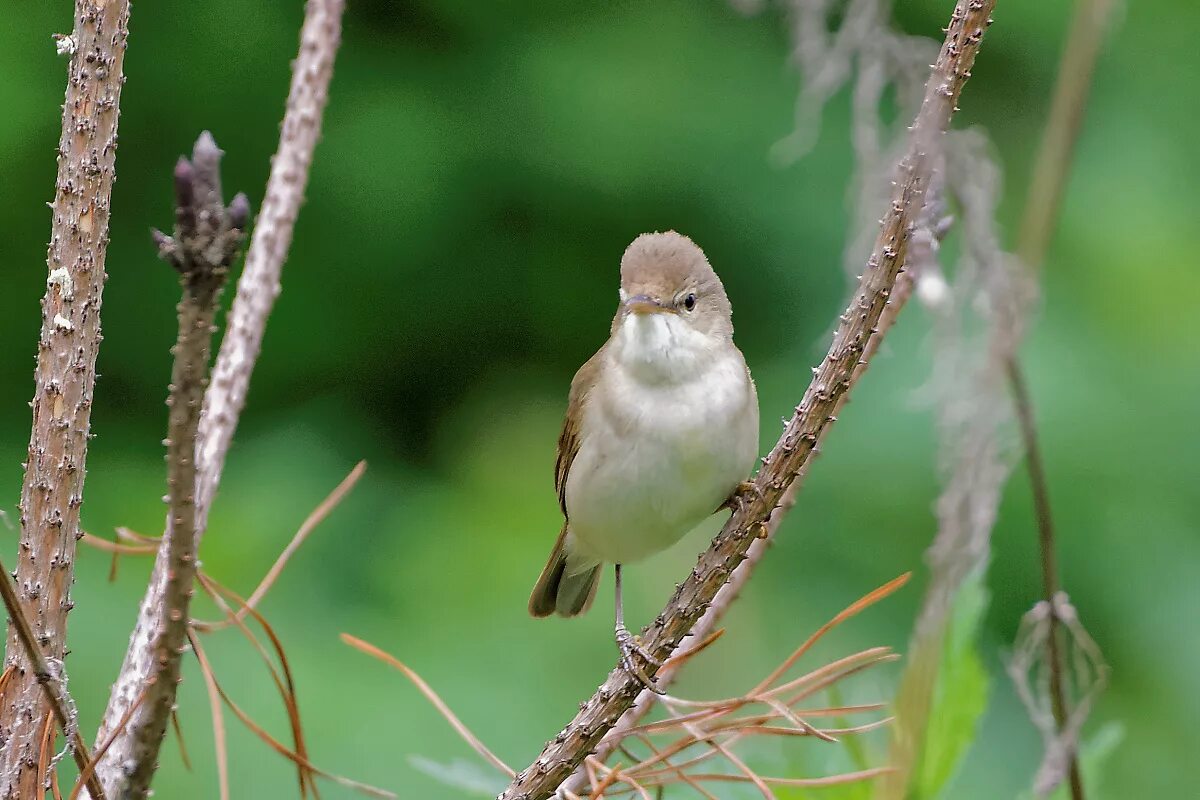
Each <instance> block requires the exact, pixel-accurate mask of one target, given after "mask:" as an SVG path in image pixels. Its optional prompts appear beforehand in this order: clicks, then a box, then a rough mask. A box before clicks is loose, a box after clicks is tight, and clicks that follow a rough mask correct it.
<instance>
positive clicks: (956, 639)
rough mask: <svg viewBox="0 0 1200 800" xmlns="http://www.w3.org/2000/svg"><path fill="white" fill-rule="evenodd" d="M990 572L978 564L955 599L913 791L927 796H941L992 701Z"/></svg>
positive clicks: (920, 798)
mask: <svg viewBox="0 0 1200 800" xmlns="http://www.w3.org/2000/svg"><path fill="white" fill-rule="evenodd" d="M985 574H986V573H985V572H984V571H983V570H982V569H980V570H976V571H975V572H974V573H973V574H972V575H971V576H970V577H969V578H967V580H966V581H965V582H964V583H963V585H962V587H961V588H960V589H959V590H958V592H957V596H956V597H955V599H954V607H953V609H952V612H951V618H950V620H949V622H948V624H947V625H946V633H945V640H944V641H943V642H942V663H941V666H940V667H939V669H938V679H937V683H936V684H935V686H934V694H933V702H932V704H931V706H930V709H929V724H928V725H927V726H926V727H925V732H924V733H925V740H924V742H923V747H922V748H921V757H920V762H919V769H918V770H917V775H916V780H915V786H913V787H912V788H911V790H910V794H909V797H911V798H912V799H913V800H926V799H932V798H936V797H940V796H941V792H942V790H943V789H944V788H945V786H946V783H947V781H949V780H950V778H951V777H952V776H953V775H954V773H955V771H956V770H957V769H958V767H959V764H960V763H961V761H962V758H963V756H964V755H965V754H966V752H967V749H968V748H969V747H970V746H971V743H972V742H973V741H974V740H975V734H976V730H977V728H978V725H979V718H980V717H981V716H982V715H983V712H984V708H985V707H986V705H987V695H988V675H987V671H986V670H985V669H984V666H983V664H982V663H981V661H980V658H979V647H978V645H979V642H978V639H979V632H980V628H981V627H982V623H983V616H984V612H985V611H986V610H987V604H988V596H987V590H986V589H984V588H983V578H984V575H985Z"/></svg>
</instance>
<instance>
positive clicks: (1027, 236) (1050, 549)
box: [1006, 0, 1113, 800]
mask: <svg viewBox="0 0 1200 800" xmlns="http://www.w3.org/2000/svg"><path fill="white" fill-rule="evenodd" d="M1112 9H1113V0H1079V2H1077V3H1076V4H1075V15H1074V17H1073V19H1072V21H1071V28H1070V31H1069V32H1068V34H1067V44H1066V46H1065V47H1064V49H1063V55H1062V59H1061V61H1060V62H1059V66H1058V80H1057V83H1056V84H1055V87H1054V99H1053V100H1052V102H1051V105H1050V113H1049V117H1048V119H1047V122H1046V130H1045V132H1044V133H1043V135H1042V142H1041V146H1040V147H1039V148H1038V154H1037V158H1036V160H1035V161H1034V169H1033V177H1032V179H1031V180H1030V184H1029V192H1028V195H1027V197H1026V200H1025V212H1024V215H1023V216H1022V218H1021V227H1020V230H1019V233H1018V235H1017V255H1018V256H1019V257H1020V258H1021V260H1022V261H1023V262H1024V263H1025V265H1026V266H1027V267H1028V268H1029V269H1030V270H1033V271H1037V270H1039V269H1041V266H1042V262H1043V260H1044V259H1045V257H1046V250H1047V248H1048V247H1049V244H1050V237H1051V234H1052V233H1053V231H1054V228H1055V224H1056V222H1057V220H1058V214H1059V211H1060V209H1061V206H1062V197H1063V193H1064V191H1065V188H1066V182H1067V174H1068V171H1069V169H1070V166H1071V163H1072V156H1073V155H1074V152H1075V144H1076V142H1077V141H1078V140H1079V132H1080V129H1081V127H1082V125H1083V116H1084V110H1085V109H1086V108H1087V101H1088V95H1089V94H1090V92H1091V87H1092V77H1093V75H1094V74H1095V71H1096V62H1097V60H1098V59H1099V57H1100V50H1101V47H1102V45H1103V43H1104V35H1105V32H1106V30H1107V28H1108V18H1109V15H1110V14H1111V12H1112ZM1006 368H1007V373H1008V381H1009V388H1010V389H1011V391H1012V395H1013V402H1014V405H1015V406H1016V410H1017V417H1018V419H1019V421H1020V431H1021V443H1022V445H1023V447H1024V450H1025V463H1026V468H1027V469H1028V472H1029V482H1030V488H1031V491H1032V494H1033V503H1034V512H1035V515H1036V519H1037V528H1038V543H1039V548H1040V552H1041V562H1042V598H1043V599H1044V600H1045V601H1046V602H1047V603H1048V604H1049V607H1050V608H1051V609H1053V608H1054V607H1055V606H1054V596H1055V594H1057V592H1058V587H1059V573H1058V555H1057V553H1056V546H1055V536H1054V520H1053V517H1052V514H1051V510H1050V492H1049V488H1048V485H1047V482H1046V473H1045V469H1044V467H1043V464H1042V458H1041V452H1040V450H1039V448H1038V441H1037V426H1036V424H1035V422H1034V416H1033V400H1032V398H1031V396H1030V393H1029V389H1028V386H1027V383H1026V381H1025V376H1024V373H1023V370H1022V369H1021V364H1020V362H1019V361H1018V359H1017V358H1016V356H1013V357H1012V358H1010V359H1009V360H1008V363H1007V364H1006ZM1061 649H1062V647H1061V642H1060V640H1059V635H1058V620H1057V618H1056V616H1055V615H1054V614H1053V613H1051V614H1050V619H1049V632H1048V634H1047V636H1046V658H1047V661H1048V662H1049V666H1050V676H1049V677H1050V679H1049V684H1050V685H1049V689H1050V705H1051V709H1052V711H1053V713H1054V720H1055V723H1056V724H1057V726H1058V729H1059V731H1060V732H1062V731H1063V730H1064V728H1065V726H1066V724H1067V720H1068V716H1069V714H1070V709H1069V707H1068V703H1067V687H1066V685H1065V682H1064V679H1063V672H1064V669H1065V667H1064V659H1063V653H1062V652H1061ZM1068 782H1069V784H1070V789H1071V798H1072V800H1084V796H1085V795H1084V789H1083V776H1082V775H1081V773H1080V771H1079V761H1078V758H1077V756H1076V753H1075V748H1074V747H1072V751H1071V755H1070V763H1069V765H1068Z"/></svg>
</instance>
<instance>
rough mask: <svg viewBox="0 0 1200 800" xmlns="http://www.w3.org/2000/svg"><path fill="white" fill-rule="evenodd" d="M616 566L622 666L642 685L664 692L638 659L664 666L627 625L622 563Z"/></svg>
mask: <svg viewBox="0 0 1200 800" xmlns="http://www.w3.org/2000/svg"><path fill="white" fill-rule="evenodd" d="M615 566H616V571H617V601H616V607H617V624H616V629H615V633H616V640H617V649H618V650H620V651H621V666H623V667H624V668H625V671H626V672H628V673H629V674H630V675H632V676H633V677H635V678H637V681H638V683H640V684H642V686H644V687H646V688H647V689H649V690H650V691H652V692H654V693H655V694H663V692H662V691H660V690H659V689H658V687H656V686H655V685H654V680H653V679H652V678H650V677H649V676H647V675H646V671H645V670H644V669H643V668H642V666H641V664H639V663H638V659H639V658H640V659H641V660H642V661H643V662H645V663H646V664H649V665H652V666H654V667H661V666H662V662H661V661H659V660H658V659H657V658H655V657H654V656H652V655H650V651H648V650H647V649H646V648H645V647H642V644H641V642H639V641H638V638H637V637H636V636H634V635H633V634H632V633H630V632H629V629H628V628H626V627H625V612H624V610H623V609H622V606H621V565H620V564H617V565H615Z"/></svg>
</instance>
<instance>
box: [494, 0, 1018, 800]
mask: <svg viewBox="0 0 1200 800" xmlns="http://www.w3.org/2000/svg"><path fill="white" fill-rule="evenodd" d="M994 5H995V2H994V0H960V2H958V4H957V5H956V7H955V10H954V13H953V15H952V16H951V18H950V25H949V27H948V28H947V29H946V40H945V42H944V44H943V45H942V49H941V52H940V53H939V55H938V59H937V62H936V63H935V65H934V67H933V72H932V74H931V76H930V79H929V82H928V83H927V84H926V90H925V99H924V101H923V102H922V104H921V109H920V111H919V112H918V114H917V118H916V121H915V122H914V124H913V129H912V133H911V135H910V139H909V147H908V150H907V153H906V155H905V157H904V159H903V161H902V162H901V165H900V170H899V173H898V174H899V178H898V180H897V183H896V187H895V191H894V193H893V195H892V202H891V204H890V206H889V207H888V209H887V211H886V213H885V214H884V216H883V220H882V225H881V230H880V233H879V236H878V238H877V240H876V242H875V247H874V249H873V251H872V254H871V257H870V259H869V260H868V261H867V265H866V268H865V270H864V272H863V274H862V276H861V278H860V281H859V285H858V288H857V290H856V291H855V293H854V297H853V299H852V301H851V303H850V306H849V308H847V309H846V311H845V313H844V314H842V316H841V317H840V318H839V324H838V326H837V328H836V330H835V332H834V337H833V345H832V347H831V348H830V350H829V352H828V354H827V355H826V356H825V358H824V360H823V361H822V362H821V364H820V365H819V366H817V367H816V368H815V369H814V374H813V380H812V383H811V384H810V385H809V387H808V389H807V390H806V391H805V393H804V397H803V399H802V400H801V402H800V404H799V405H798V406H797V407H796V413H795V415H794V416H793V417H792V419H791V420H790V421H789V422H788V425H787V427H786V428H785V429H784V433H783V436H782V437H781V438H780V440H779V442H777V443H776V445H775V447H774V448H773V449H772V451H771V453H770V454H769V455H768V456H767V458H766V459H765V461H764V464H763V468H762V470H761V471H760V472H759V474H758V476H757V477H756V478H755V486H756V488H757V489H758V491H759V493H760V494H759V496H758V497H756V498H755V499H754V500H752V501H750V502H748V503H746V504H745V505H744V506H743V507H741V508H739V509H738V510H736V511H735V512H734V513H733V514H732V515H731V516H730V518H729V521H728V522H727V523H726V524H725V527H724V528H723V529H722V530H721V532H720V533H719V534H718V535H717V537H716V538H715V539H713V542H712V545H711V546H710V547H709V549H708V550H707V551H705V552H704V553H703V554H701V556H700V558H699V560H698V561H697V563H696V566H695V567H694V568H693V570H692V572H691V574H690V575H689V576H688V578H687V579H686V580H685V581H684V582H683V584H682V585H680V587H679V588H678V589H677V590H676V592H675V595H674V596H673V597H672V598H671V600H670V601H669V602H668V604H667V607H666V608H665V609H664V610H663V612H662V613H661V614H659V616H658V617H657V618H656V619H655V621H654V622H653V623H652V624H651V625H650V626H649V627H648V628H647V630H646V632H645V635H644V637H643V639H644V643H645V646H646V647H647V649H648V650H649V651H650V652H651V653H652V654H653V655H654V656H655V657H657V658H659V659H665V658H667V657H669V655H670V654H671V652H673V651H674V650H675V648H677V647H678V646H679V645H680V643H681V642H682V641H683V639H684V637H685V636H686V634H687V633H688V632H689V631H690V630H691V629H692V627H693V626H694V625H695V624H696V622H697V620H698V619H699V618H700V616H701V615H702V614H703V613H704V611H705V610H706V609H707V608H708V607H709V606H710V605H711V604H712V602H713V600H714V598H715V597H716V596H717V593H718V592H719V591H720V589H721V587H722V586H724V585H725V583H726V582H727V581H728V580H729V577H730V575H731V573H732V572H733V570H734V569H735V568H736V567H737V566H738V564H740V563H741V562H742V561H744V560H745V558H746V554H747V551H748V550H749V549H750V547H751V545H752V544H753V543H754V542H755V541H757V537H758V536H759V535H760V533H761V532H762V531H764V530H765V529H766V528H765V526H766V525H767V524H768V520H769V519H770V518H771V515H772V512H773V511H774V510H775V508H776V506H777V505H778V504H779V503H780V501H781V500H782V499H783V497H784V495H785V493H786V492H787V490H788V487H789V486H790V485H791V484H792V482H793V480H794V479H795V477H796V475H797V474H798V473H800V472H801V471H802V470H803V469H804V468H805V467H806V465H807V463H808V461H809V458H810V457H811V456H812V454H813V453H814V452H815V451H816V448H817V445H818V443H819V442H820V440H821V438H822V437H823V436H824V434H825V432H826V430H827V429H828V427H829V424H830V423H831V422H833V420H834V417H835V413H834V412H835V411H836V410H837V408H838V407H839V405H840V404H841V402H842V398H843V396H845V395H846V393H847V392H848V391H849V389H850V387H851V386H852V385H853V383H854V381H855V379H856V377H857V373H858V371H859V365H860V362H861V361H862V360H863V359H864V356H865V355H866V354H867V353H866V351H867V347H868V345H869V343H870V341H871V339H872V337H874V336H875V335H876V333H877V331H878V325H879V321H880V318H881V317H882V315H883V313H884V310H885V309H886V308H887V305H888V302H889V299H888V298H889V297H890V295H891V294H892V292H893V290H894V289H895V285H896V281H897V277H898V276H899V273H900V271H901V266H902V264H903V263H904V259H905V253H906V251H907V248H908V244H909V239H910V234H911V233H912V230H913V228H914V226H915V222H916V218H917V216H918V215H919V214H920V212H921V210H922V208H923V207H924V204H925V197H926V191H927V188H928V186H929V182H930V179H931V175H932V172H933V158H932V153H934V152H935V151H936V150H937V144H938V141H939V139H940V137H941V136H942V135H943V133H944V132H945V131H946V129H947V128H948V126H949V123H950V118H951V116H952V114H953V112H954V109H955V107H956V104H957V100H958V97H959V95H960V93H961V91H962V87H963V85H964V84H965V83H966V80H967V77H968V76H969V75H970V70H971V65H972V64H973V63H974V60H975V54H976V52H977V51H978V49H979V44H980V41H981V40H982V38H983V32H984V30H985V29H986V27H987V25H988V24H989V23H990V19H989V13H990V11H991V9H992V8H993V7H994ZM639 689H640V684H639V683H638V681H637V680H636V679H634V678H633V677H631V676H629V675H628V674H626V672H625V671H624V670H622V669H619V668H618V669H616V670H614V671H613V672H612V673H610V674H609V676H608V679H607V680H606V681H605V682H604V684H603V685H601V686H600V688H599V689H598V690H597V692H596V694H595V695H593V696H592V697H591V698H590V699H588V700H587V701H585V702H584V703H583V705H582V706H581V707H580V712H579V714H578V715H577V716H576V717H575V719H573V720H572V721H571V722H570V723H568V724H567V727H565V728H564V729H563V730H562V731H561V732H560V733H559V734H558V735H557V736H556V737H555V738H554V739H553V740H552V741H550V742H549V743H548V744H547V745H546V747H545V749H544V750H543V751H542V753H541V755H540V756H539V757H538V758H537V760H536V761H534V762H533V764H531V765H530V766H529V767H528V768H527V769H525V770H522V771H521V772H519V773H518V774H517V776H516V778H515V779H514V780H513V782H512V783H511V784H510V785H509V787H508V788H507V789H506V790H505V791H504V792H503V793H502V794H501V795H500V798H501V800H543V798H546V797H548V796H550V794H551V793H552V792H554V791H555V790H556V788H557V787H558V786H559V785H560V784H561V783H562V782H563V781H564V780H565V779H566V778H567V777H568V776H569V775H570V774H571V773H572V772H573V771H574V770H575V768H576V767H577V766H578V765H579V764H580V763H581V762H582V761H583V759H584V758H585V757H586V756H587V755H588V754H589V753H590V752H592V750H593V749H595V747H596V746H597V744H598V743H599V742H600V740H601V738H602V737H603V736H604V734H605V733H606V732H607V731H608V730H609V729H611V728H612V727H613V726H614V725H615V724H616V723H617V720H618V718H619V717H620V715H621V714H622V713H624V712H625V711H626V710H627V709H628V708H629V707H630V706H631V705H632V704H633V702H634V700H635V699H636V697H637V695H638V693H639Z"/></svg>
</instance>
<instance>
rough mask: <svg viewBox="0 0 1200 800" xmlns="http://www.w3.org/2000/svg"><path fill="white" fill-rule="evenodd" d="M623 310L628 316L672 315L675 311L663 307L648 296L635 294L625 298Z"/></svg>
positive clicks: (668, 307) (666, 306) (665, 306)
mask: <svg viewBox="0 0 1200 800" xmlns="http://www.w3.org/2000/svg"><path fill="white" fill-rule="evenodd" d="M625 308H626V309H628V310H629V313H630V314H674V313H675V309H673V308H671V307H670V306H668V305H663V303H662V302H660V301H659V300H657V299H655V298H653V297H651V296H650V295H648V294H635V295H634V296H633V297H629V298H626V300H625Z"/></svg>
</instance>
